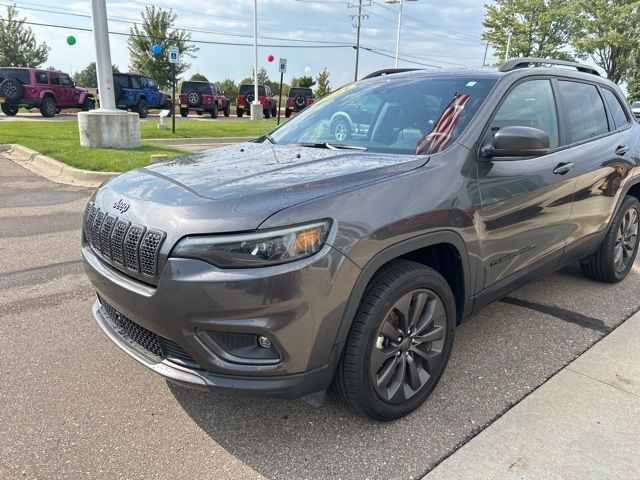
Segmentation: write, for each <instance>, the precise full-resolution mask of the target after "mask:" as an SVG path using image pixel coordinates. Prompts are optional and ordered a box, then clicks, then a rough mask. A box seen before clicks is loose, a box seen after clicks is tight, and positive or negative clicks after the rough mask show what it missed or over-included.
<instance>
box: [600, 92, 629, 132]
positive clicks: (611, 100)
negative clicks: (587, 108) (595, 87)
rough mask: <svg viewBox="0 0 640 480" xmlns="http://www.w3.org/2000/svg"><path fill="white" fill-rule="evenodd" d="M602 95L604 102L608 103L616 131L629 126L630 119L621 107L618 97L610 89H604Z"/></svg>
mask: <svg viewBox="0 0 640 480" xmlns="http://www.w3.org/2000/svg"><path fill="white" fill-rule="evenodd" d="M602 94H603V95H604V101H605V102H607V106H608V107H609V111H610V112H611V116H612V117H613V123H614V125H615V127H616V129H618V128H621V127H624V126H625V125H629V119H628V118H627V114H626V113H625V111H624V108H623V107H622V105H620V100H619V99H618V97H617V95H616V94H615V93H613V92H612V91H611V90H609V89H608V88H603V89H602Z"/></svg>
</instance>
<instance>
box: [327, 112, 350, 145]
mask: <svg viewBox="0 0 640 480" xmlns="http://www.w3.org/2000/svg"><path fill="white" fill-rule="evenodd" d="M331 136H332V137H333V138H335V139H336V140H338V141H339V142H344V141H345V140H348V139H349V137H351V125H349V122H348V121H347V119H346V118H343V117H338V118H336V119H335V120H334V121H333V122H331Z"/></svg>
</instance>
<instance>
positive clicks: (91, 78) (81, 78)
mask: <svg viewBox="0 0 640 480" xmlns="http://www.w3.org/2000/svg"><path fill="white" fill-rule="evenodd" d="M111 69H112V71H113V73H119V72H120V70H118V67H117V66H116V65H112V66H111ZM73 81H74V82H76V84H78V85H80V86H81V87H86V88H98V74H97V73H96V62H91V63H90V64H89V65H87V66H86V67H84V69H83V70H81V71H79V72H76V74H75V75H74V76H73Z"/></svg>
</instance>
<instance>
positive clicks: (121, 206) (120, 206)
mask: <svg viewBox="0 0 640 480" xmlns="http://www.w3.org/2000/svg"><path fill="white" fill-rule="evenodd" d="M113 208H115V209H116V210H118V211H119V212H120V213H124V212H126V211H127V210H129V204H128V203H125V202H123V201H122V199H120V200H118V201H117V202H116V203H114V204H113Z"/></svg>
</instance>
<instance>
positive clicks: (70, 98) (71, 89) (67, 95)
mask: <svg viewBox="0 0 640 480" xmlns="http://www.w3.org/2000/svg"><path fill="white" fill-rule="evenodd" d="M60 83H62V88H63V90H64V100H63V102H60V103H64V104H65V105H67V106H70V107H71V106H75V105H78V102H79V101H80V92H79V91H78V89H77V88H76V87H75V85H74V84H73V82H72V81H71V79H70V78H69V75H67V74H65V73H62V74H60Z"/></svg>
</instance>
